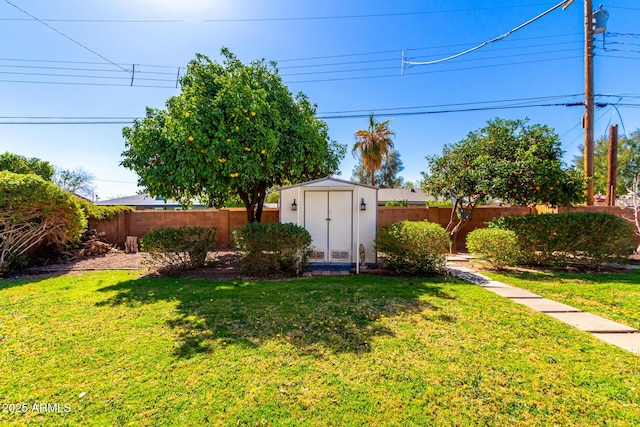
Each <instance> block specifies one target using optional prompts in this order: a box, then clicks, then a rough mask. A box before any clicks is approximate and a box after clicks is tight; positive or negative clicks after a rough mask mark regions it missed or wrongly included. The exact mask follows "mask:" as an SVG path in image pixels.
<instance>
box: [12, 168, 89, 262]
mask: <svg viewBox="0 0 640 427" xmlns="http://www.w3.org/2000/svg"><path fill="white" fill-rule="evenodd" d="M76 199H77V197H76V196H74V195H72V194H70V193H68V192H66V191H64V190H62V189H61V188H59V187H57V186H56V185H55V184H53V183H52V182H50V181H45V180H44V179H42V178H41V177H40V176H38V175H35V174H17V173H12V172H9V171H1V172H0V270H4V269H7V268H8V267H9V266H10V265H11V264H12V263H13V262H15V261H16V260H17V259H19V257H21V256H23V255H25V254H27V253H28V252H29V250H31V249H32V248H35V247H37V246H38V245H40V244H42V243H59V244H65V243H68V242H73V241H76V240H78V239H79V238H80V234H81V233H82V230H83V229H85V228H86V225H87V222H86V220H85V217H84V213H83V212H82V210H81V209H80V206H79V205H78V203H77V201H76Z"/></svg>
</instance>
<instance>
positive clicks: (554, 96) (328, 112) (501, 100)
mask: <svg viewBox="0 0 640 427" xmlns="http://www.w3.org/2000/svg"><path fill="white" fill-rule="evenodd" d="M581 95H582V94H570V95H550V96H537V97H533V98H513V99H499V100H493V101H476V102H458V103H453V104H436V105H417V106H412V107H391V108H373V109H371V108H368V109H362V110H345V111H326V112H324V113H319V114H341V113H361V112H377V111H390V110H410V109H416V108H440V107H455V106H462V105H477V104H494V103H503V102H521V101H542V100H551V99H561V98H575V97H576V96H581Z"/></svg>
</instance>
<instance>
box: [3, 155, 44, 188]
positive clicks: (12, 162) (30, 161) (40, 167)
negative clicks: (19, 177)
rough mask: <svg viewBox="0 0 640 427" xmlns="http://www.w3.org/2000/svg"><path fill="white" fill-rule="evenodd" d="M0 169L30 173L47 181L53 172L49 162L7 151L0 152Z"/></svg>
mask: <svg viewBox="0 0 640 427" xmlns="http://www.w3.org/2000/svg"><path fill="white" fill-rule="evenodd" d="M0 171H9V172H13V173H22V174H27V173H31V174H34V175H38V176H39V177H41V178H42V179H44V180H46V181H49V180H50V179H51V178H52V177H53V174H54V173H55V169H54V168H53V166H52V165H51V164H50V163H49V162H45V161H43V160H40V159H38V158H35V157H34V158H27V157H24V156H20V155H18V154H14V153H10V152H8V151H7V152H5V153H2V154H0Z"/></svg>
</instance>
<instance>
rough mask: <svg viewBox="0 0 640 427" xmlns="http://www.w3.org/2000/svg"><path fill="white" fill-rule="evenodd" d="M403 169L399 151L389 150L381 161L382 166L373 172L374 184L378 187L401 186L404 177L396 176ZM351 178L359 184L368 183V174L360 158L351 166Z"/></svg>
mask: <svg viewBox="0 0 640 427" xmlns="http://www.w3.org/2000/svg"><path fill="white" fill-rule="evenodd" d="M403 170H404V166H403V165H402V159H400V153H399V152H398V151H397V150H391V151H390V152H389V156H388V157H386V158H385V159H384V161H383V162H382V167H381V168H380V169H379V170H377V171H376V173H375V178H374V179H375V183H376V184H375V185H377V186H378V187H380V188H401V187H402V186H403V183H404V178H402V177H401V176H398V174H399V173H400V172H402V171H403ZM351 180H352V181H354V182H358V183H360V184H369V183H370V174H369V172H368V171H367V170H366V169H365V167H364V164H363V163H362V159H359V161H358V164H357V165H356V166H355V167H354V168H353V172H352V175H351Z"/></svg>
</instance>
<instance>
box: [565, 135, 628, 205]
mask: <svg viewBox="0 0 640 427" xmlns="http://www.w3.org/2000/svg"><path fill="white" fill-rule="evenodd" d="M608 153H609V138H607V137H605V136H601V137H600V138H598V139H597V140H596V141H595V143H594V146H593V190H594V191H595V192H596V193H602V194H606V192H607V176H608V174H609V173H608V169H609V164H608V159H609V157H608V156H609V154H608ZM574 162H575V165H576V167H577V168H578V169H582V168H583V167H584V154H581V155H579V156H576V157H575V158H574ZM636 175H640V129H637V130H636V131H635V132H632V133H631V134H630V135H629V136H628V137H626V138H625V137H622V138H619V139H618V174H617V184H618V185H617V186H616V193H617V194H620V195H622V194H627V189H628V188H631V187H632V186H633V178H634V177H635V176H636Z"/></svg>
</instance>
